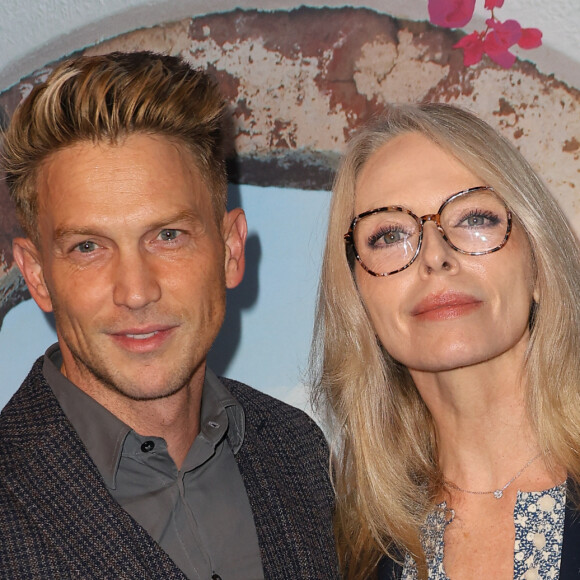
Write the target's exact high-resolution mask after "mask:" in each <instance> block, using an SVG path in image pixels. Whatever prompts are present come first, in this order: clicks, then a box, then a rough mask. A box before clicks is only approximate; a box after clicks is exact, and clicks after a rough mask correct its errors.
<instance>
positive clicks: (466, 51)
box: [453, 32, 483, 66]
mask: <svg viewBox="0 0 580 580" xmlns="http://www.w3.org/2000/svg"><path fill="white" fill-rule="evenodd" d="M453 48H462V49H463V64H464V65H465V66H471V65H472V64H477V63H478V62H479V61H480V60H481V57H482V56H483V41H482V40H481V36H480V35H479V33H478V32H472V33H471V34H468V35H467V36H464V37H463V38H462V39H461V40H460V41H459V42H457V43H456V44H455V45H454V46H453Z"/></svg>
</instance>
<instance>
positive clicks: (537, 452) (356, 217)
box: [312, 104, 580, 580]
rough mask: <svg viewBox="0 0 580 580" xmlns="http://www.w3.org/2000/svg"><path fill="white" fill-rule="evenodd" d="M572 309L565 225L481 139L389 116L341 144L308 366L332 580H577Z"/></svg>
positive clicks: (578, 444)
mask: <svg viewBox="0 0 580 580" xmlns="http://www.w3.org/2000/svg"><path fill="white" fill-rule="evenodd" d="M345 246H346V251H345ZM579 303H580V259H579V252H578V247H577V245H576V241H575V238H574V235H573V233H572V231H571V229H570V227H569V225H568V224H567V222H566V220H565V218H564V216H563V214H562V212H561V210H560V209H559V208H558V206H557V205H556V203H555V201H554V200H553V198H552V197H551V196H550V195H549V194H548V192H547V191H546V189H545V187H544V186H543V184H542V183H541V181H540V179H539V178H538V177H537V176H536V175H535V173H534V172H533V170H532V169H531V167H530V166H529V165H528V164H527V163H526V161H525V160H524V159H523V158H522V156H521V155H520V154H519V153H518V151H517V150H516V149H515V148H514V147H513V146H512V145H510V144H509V143H508V142H507V141H506V140H505V139H503V138H502V137H500V136H499V135H498V134H497V133H495V131H493V130H492V129H491V128H490V127H489V126H488V125H487V124H485V123H484V122H482V121H481V120H479V119H477V118H476V117H474V116H473V115H471V114H470V113H467V112H465V111H462V110H460V109H457V108H455V107H451V106H448V105H441V104H428V105H421V106H407V107H394V108H392V109H391V110H389V111H388V113H387V115H386V116H385V118H383V119H381V120H380V121H378V122H376V123H375V124H374V125H373V126H370V127H368V128H367V129H365V130H363V131H362V132H361V133H359V134H358V136H356V137H355V138H354V139H353V140H352V142H351V144H350V146H349V149H348V151H347V153H346V156H345V157H344V159H343V161H342V164H341V167H340V169H339V172H338V175H337V178H336V181H335V186H334V196H333V201H332V208H331V214H330V223H329V230H328V237H327V244H326V250H325V256H324V264H323V272H322V280H321V287H320V296H319V305H318V313H317V322H316V329H315V337H314V342H313V351H312V365H313V377H314V384H315V402H316V403H317V404H318V405H319V406H320V407H322V408H323V410H326V411H327V420H328V424H329V429H330V431H331V434H332V435H333V445H334V449H335V455H336V457H337V465H336V467H335V486H336V492H337V497H338V504H337V516H336V529H337V537H338V541H339V552H340V557H341V563H342V567H343V570H344V575H345V577H346V578H368V577H379V578H381V579H383V578H384V579H386V578H404V579H410V578H430V579H438V580H439V579H446V578H450V579H452V580H459V579H462V578H469V579H473V578H494V579H496V578H497V579H501V578H525V579H526V580H531V579H535V578H557V577H558V573H560V578H565V577H571V578H578V577H580V576H579V572H578V570H579V569H580V563H579V562H578V559H579V556H578V555H577V554H576V553H575V552H576V551H577V550H575V549H574V544H573V539H574V534H576V539H578V540H580V531H579V530H578V526H579V525H580V524H578V525H574V522H573V519H572V517H571V516H572V515H573V511H572V510H573V505H574V504H573V502H574V500H575V497H574V484H575V483H576V482H578V481H579V480H580V457H579V453H578V452H579V450H580V397H579V388H580V362H579V360H580V357H579V356H578V353H579V352H580V337H579V328H580V306H579ZM564 528H565V531H564ZM562 536H564V541H562ZM570 570H571V571H572V572H570Z"/></svg>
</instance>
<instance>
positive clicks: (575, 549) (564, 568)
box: [560, 479, 580, 580]
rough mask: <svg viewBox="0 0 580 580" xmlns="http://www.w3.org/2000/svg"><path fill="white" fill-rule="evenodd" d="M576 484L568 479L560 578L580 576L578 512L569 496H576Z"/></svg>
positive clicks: (574, 579) (567, 579) (570, 579)
mask: <svg viewBox="0 0 580 580" xmlns="http://www.w3.org/2000/svg"><path fill="white" fill-rule="evenodd" d="M578 491H579V490H578V486H576V485H575V484H574V482H573V481H572V480H571V479H569V480H568V492H567V494H566V495H567V499H566V514H565V516H564V540H563V542H562V556H561V562H560V580H578V578H580V513H579V512H578V511H577V510H575V509H574V506H573V505H572V502H571V499H570V497H571V496H574V497H578Z"/></svg>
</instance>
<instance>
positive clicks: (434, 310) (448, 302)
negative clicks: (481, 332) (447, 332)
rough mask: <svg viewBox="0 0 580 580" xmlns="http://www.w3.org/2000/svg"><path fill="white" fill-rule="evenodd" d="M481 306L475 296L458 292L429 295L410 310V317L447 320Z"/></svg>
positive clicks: (480, 302)
mask: <svg viewBox="0 0 580 580" xmlns="http://www.w3.org/2000/svg"><path fill="white" fill-rule="evenodd" d="M482 304H483V302H482V301H481V300H479V299H478V298H476V297H475V296H471V295H470V294H463V293H460V292H443V293H442V294H430V295H429V296H426V297H425V298H423V300H421V301H420V302H419V303H418V304H417V305H416V306H415V307H414V308H413V310H411V316H414V317H416V318H419V319H422V320H448V319H450V318H456V317H458V316H463V315H465V314H468V313H470V312H472V311H473V310H475V309H477V308H479V307H480V306H481V305H482Z"/></svg>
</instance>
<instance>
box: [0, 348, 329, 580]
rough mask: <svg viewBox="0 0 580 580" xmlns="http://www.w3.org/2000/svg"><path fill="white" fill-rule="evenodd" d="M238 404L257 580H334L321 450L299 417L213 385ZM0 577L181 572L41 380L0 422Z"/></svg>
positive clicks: (29, 383)
mask: <svg viewBox="0 0 580 580" xmlns="http://www.w3.org/2000/svg"><path fill="white" fill-rule="evenodd" d="M223 383H224V384H225V385H226V387H227V388H228V389H230V391H231V392H232V394H233V395H234V396H235V397H236V399H237V400H238V401H239V402H240V403H241V405H242V406H243V407H244V410H245V413H246V432H245V439H244V443H243V445H242V447H241V449H240V451H239V452H238V454H237V456H236V458H237V461H238V465H239V469H240V472H241V474H242V478H243V480H244V483H245V486H246V489H247V492H248V497H249V500H250V505H251V507H252V510H253V514H254V521H255V523H256V530H257V533H258V541H259V545H260V550H261V555H262V562H263V568H264V574H265V577H266V578H267V579H274V578H279V579H287V578H296V579H308V578H310V579H312V580H324V579H327V578H328V579H336V578H338V573H337V570H338V565H337V560H336V555H335V547H334V540H333V534H332V524H331V520H332V512H333V500H332V489H331V486H330V482H329V478H328V449H327V447H326V443H325V441H324V437H323V435H322V433H321V432H320V430H319V429H318V428H317V427H316V426H315V424H314V423H313V422H312V421H311V420H310V419H309V418H308V417H307V416H306V415H305V414H304V413H302V412H301V411H299V410H297V409H294V408H292V407H290V406H288V405H285V404H284V403H282V402H280V401H277V400H275V399H273V398H272V397H269V396H267V395H264V394H263V393H259V392H258V391H255V390H253V389H251V388H250V387H248V386H246V385H243V384H241V383H238V382H236V381H231V380H228V379H223ZM0 577H1V578H3V579H14V580H24V579H31V578H34V579H39V580H40V579H42V580H47V579H56V578H58V579H59V580H60V579H65V578H77V579H83V580H87V579H93V578H95V579H107V580H111V579H115V580H116V579H135V580H136V579H139V580H141V579H159V580H161V579H163V580H169V579H176V580H177V579H179V580H185V578H186V577H185V576H184V574H183V573H182V572H181V571H180V570H179V569H178V568H177V566H176V565H175V564H174V563H173V561H172V560H171V559H170V558H169V556H168V555H167V554H166V553H165V552H164V551H163V550H162V549H161V548H160V547H159V545H158V544H157V543H156V542H155V541H154V540H153V539H152V538H151V537H150V536H149V534H148V533H147V532H146V531H145V530H144V529H143V528H142V527H141V526H140V525H139V524H137V522H135V521H134V520H133V519H132V518H131V517H130V516H129V515H128V514H127V512H125V511H124V510H123V509H122V508H121V507H120V506H119V504H117V502H116V501H115V500H114V499H113V498H112V497H111V495H110V494H109V492H108V491H107V489H106V488H105V486H104V483H103V481H102V480H101V477H100V474H99V472H98V470H97V468H96V467H95V465H94V463H93V462H92V460H91V459H90V457H89V455H88V454H87V452H86V450H85V447H84V445H83V443H82V442H81V440H80V439H79V437H78V435H77V434H76V432H75V431H74V429H73V427H72V425H71V424H70V422H69V421H68V419H67V418H66V416H65V415H64V413H63V411H62V409H61V407H60V406H59V404H58V402H57V400H56V398H55V397H54V395H53V393H52V391H51V389H50V387H49V386H48V384H47V383H46V381H45V379H44V377H43V374H42V359H39V360H38V361H37V362H36V363H35V364H34V366H33V368H32V370H31V371H30V374H29V375H28V377H27V378H26V380H25V381H24V383H23V385H22V386H21V387H20V389H19V390H18V392H17V393H16V394H15V395H14V396H13V397H12V399H11V400H10V402H9V403H8V405H6V407H5V408H4V410H3V411H2V413H1V414H0Z"/></svg>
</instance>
